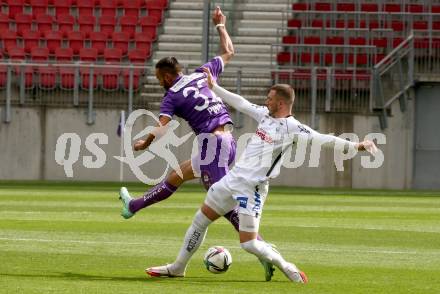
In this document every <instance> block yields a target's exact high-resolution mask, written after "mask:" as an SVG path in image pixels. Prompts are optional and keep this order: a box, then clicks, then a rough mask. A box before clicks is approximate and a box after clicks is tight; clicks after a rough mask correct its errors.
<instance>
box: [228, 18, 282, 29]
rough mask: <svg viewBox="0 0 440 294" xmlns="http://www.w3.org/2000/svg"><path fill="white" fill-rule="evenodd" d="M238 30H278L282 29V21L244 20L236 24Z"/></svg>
mask: <svg viewBox="0 0 440 294" xmlns="http://www.w3.org/2000/svg"><path fill="white" fill-rule="evenodd" d="M236 25H237V27H238V28H256V29H257V28H258V29H262V28H273V29H275V30H276V29H277V28H280V27H282V20H281V19H277V20H255V19H242V20H239V21H237V22H236Z"/></svg>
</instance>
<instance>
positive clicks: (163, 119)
mask: <svg viewBox="0 0 440 294" xmlns="http://www.w3.org/2000/svg"><path fill="white" fill-rule="evenodd" d="M170 121H171V118H169V117H168V116H165V115H161V116H160V117H159V122H160V124H158V125H157V127H156V128H160V127H163V126H166V125H167V124H168V123H169V122H170ZM154 138H156V136H155V135H154V134H153V133H150V134H148V136H147V138H146V139H145V140H138V141H136V143H134V146H133V149H134V150H135V151H139V150H145V149H147V148H148V146H150V145H151V143H152V142H153V140H154Z"/></svg>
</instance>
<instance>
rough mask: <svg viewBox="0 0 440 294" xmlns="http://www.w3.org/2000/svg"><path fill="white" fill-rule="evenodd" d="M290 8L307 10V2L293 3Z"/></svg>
mask: <svg viewBox="0 0 440 294" xmlns="http://www.w3.org/2000/svg"><path fill="white" fill-rule="evenodd" d="M292 10H299V11H306V10H309V4H308V3H304V2H299V3H293V4H292Z"/></svg>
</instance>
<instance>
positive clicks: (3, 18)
mask: <svg viewBox="0 0 440 294" xmlns="http://www.w3.org/2000/svg"><path fill="white" fill-rule="evenodd" d="M10 22H11V21H10V20H9V16H8V15H7V14H4V13H0V32H2V31H4V30H9V23H10Z"/></svg>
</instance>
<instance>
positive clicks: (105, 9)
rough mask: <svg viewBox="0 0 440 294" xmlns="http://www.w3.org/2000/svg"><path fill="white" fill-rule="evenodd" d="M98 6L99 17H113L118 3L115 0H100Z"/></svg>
mask: <svg viewBox="0 0 440 294" xmlns="http://www.w3.org/2000/svg"><path fill="white" fill-rule="evenodd" d="M99 6H100V7H101V17H102V16H112V17H115V15H116V9H117V8H118V3H117V1H116V0H100V1H99Z"/></svg>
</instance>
